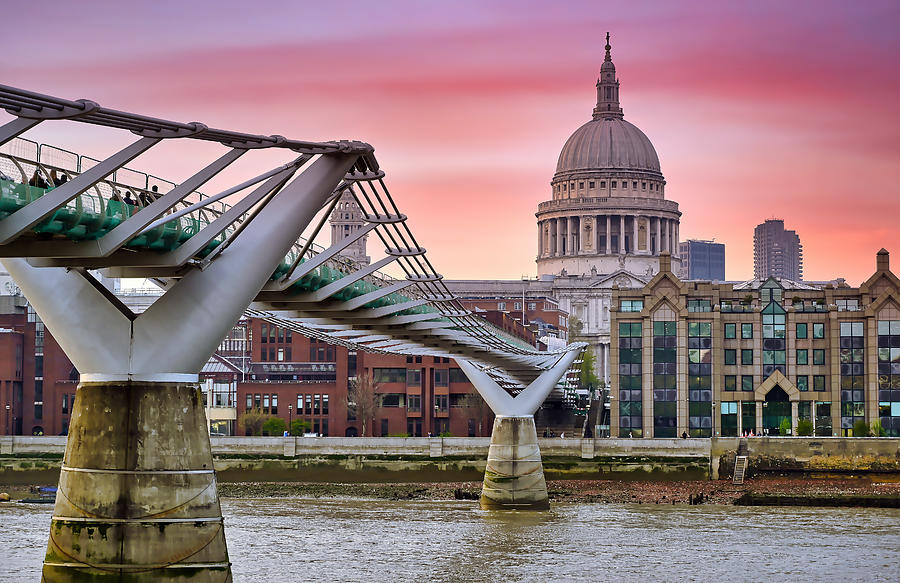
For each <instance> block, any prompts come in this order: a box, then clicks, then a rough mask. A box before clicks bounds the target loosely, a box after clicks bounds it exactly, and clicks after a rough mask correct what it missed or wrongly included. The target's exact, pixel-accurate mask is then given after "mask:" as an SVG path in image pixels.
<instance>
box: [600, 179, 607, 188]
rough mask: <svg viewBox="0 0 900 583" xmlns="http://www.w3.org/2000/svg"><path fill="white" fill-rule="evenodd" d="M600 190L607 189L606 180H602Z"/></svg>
mask: <svg viewBox="0 0 900 583" xmlns="http://www.w3.org/2000/svg"><path fill="white" fill-rule="evenodd" d="M600 188H606V181H605V180H601V181H600Z"/></svg>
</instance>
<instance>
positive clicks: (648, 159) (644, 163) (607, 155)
mask: <svg viewBox="0 0 900 583" xmlns="http://www.w3.org/2000/svg"><path fill="white" fill-rule="evenodd" d="M606 169H610V170H612V169H622V170H644V171H650V172H654V173H659V172H660V169H659V157H658V156H657V155H656V150H655V149H654V148H653V144H652V143H650V139H649V138H647V136H646V135H644V132H642V131H641V130H639V129H638V128H637V127H636V126H635V125H633V124H631V123H628V122H627V121H625V120H624V119H622V118H621V117H608V118H604V117H601V118H598V119H593V120H591V121H589V122H587V123H586V124H584V125H583V126H581V127H580V128H578V129H577V130H575V133H574V134H572V136H571V137H570V138H569V139H568V140H567V141H566V144H565V145H564V146H563V148H562V151H561V152H560V153H559V161H558V162H557V164H556V172H557V174H559V173H566V172H575V171H591V170H606Z"/></svg>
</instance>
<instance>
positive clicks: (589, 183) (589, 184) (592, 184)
mask: <svg viewBox="0 0 900 583" xmlns="http://www.w3.org/2000/svg"><path fill="white" fill-rule="evenodd" d="M588 188H594V181H593V180H591V181H590V182H588ZM473 437H474V436H473Z"/></svg>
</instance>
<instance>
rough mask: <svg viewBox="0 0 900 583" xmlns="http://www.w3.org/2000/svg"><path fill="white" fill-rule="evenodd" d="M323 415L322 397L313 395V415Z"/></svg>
mask: <svg viewBox="0 0 900 583" xmlns="http://www.w3.org/2000/svg"><path fill="white" fill-rule="evenodd" d="M321 413H322V395H313V415H320V414H321Z"/></svg>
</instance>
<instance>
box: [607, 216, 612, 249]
mask: <svg viewBox="0 0 900 583" xmlns="http://www.w3.org/2000/svg"><path fill="white" fill-rule="evenodd" d="M609 229H610V217H609V215H606V254H607V255H609V254H610V247H609V246H610V245H611V244H612V243H611V242H610V241H612V237H611V236H610V233H609Z"/></svg>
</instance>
